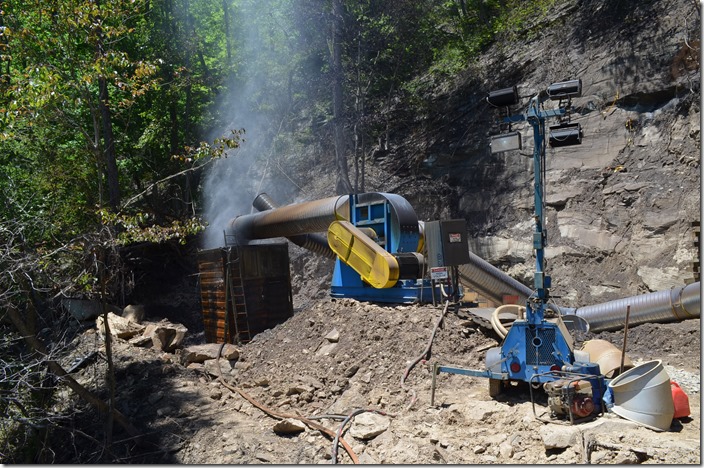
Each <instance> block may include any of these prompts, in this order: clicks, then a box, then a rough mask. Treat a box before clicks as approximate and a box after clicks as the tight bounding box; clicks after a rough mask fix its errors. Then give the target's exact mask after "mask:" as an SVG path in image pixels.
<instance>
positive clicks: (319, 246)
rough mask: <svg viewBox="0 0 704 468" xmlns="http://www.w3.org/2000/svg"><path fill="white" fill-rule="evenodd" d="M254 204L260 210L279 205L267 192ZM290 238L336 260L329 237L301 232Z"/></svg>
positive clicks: (301, 245)
mask: <svg viewBox="0 0 704 468" xmlns="http://www.w3.org/2000/svg"><path fill="white" fill-rule="evenodd" d="M252 206H254V208H256V209H257V210H259V211H267V210H275V209H276V208H278V207H279V204H278V203H276V202H275V201H274V200H273V199H272V198H271V197H270V196H269V195H268V194H267V193H265V192H262V193H260V194H259V195H257V197H256V198H255V199H254V201H253V202H252ZM288 240H290V241H291V242H293V243H294V244H296V245H297V246H299V247H303V248H304V249H307V250H310V251H311V252H313V253H316V254H318V255H321V256H323V257H327V258H329V259H331V260H335V259H336V258H337V255H335V253H334V252H333V251H332V249H330V246H329V245H328V240H327V237H325V236H322V235H320V234H315V233H313V234H301V235H297V236H290V237H288Z"/></svg>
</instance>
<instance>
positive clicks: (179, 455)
mask: <svg viewBox="0 0 704 468" xmlns="http://www.w3.org/2000/svg"><path fill="white" fill-rule="evenodd" d="M443 310H444V309H443V308H442V307H440V306H438V307H433V306H430V305H424V306H421V305H411V306H383V305H378V304H369V303H362V302H357V301H355V300H351V299H343V300H335V299H330V298H325V299H321V300H317V301H313V302H311V304H310V306H309V307H304V308H303V309H301V310H300V311H299V312H297V313H296V314H295V315H294V316H293V317H292V318H291V319H289V320H288V321H287V322H285V323H283V324H281V325H278V326H276V327H275V328H273V329H271V330H268V331H266V332H264V333H261V334H259V335H257V336H256V337H255V338H254V340H252V342H250V343H248V344H246V345H244V346H242V347H241V349H240V357H239V360H238V361H237V362H234V363H232V364H234V368H233V370H232V371H230V372H226V375H225V381H226V382H227V383H228V385H230V386H232V387H233V388H238V389H241V390H242V391H243V392H245V393H246V394H247V395H248V396H250V397H251V398H253V401H255V402H257V403H258V404H261V405H264V406H266V407H267V408H269V409H270V410H271V411H275V412H277V413H278V414H286V415H294V416H295V415H299V416H305V417H307V418H309V419H311V420H313V421H316V422H317V423H319V424H322V425H323V426H325V427H327V428H329V429H330V430H331V431H333V432H336V431H338V430H339V428H340V427H341V424H342V422H343V421H342V419H343V418H344V417H345V416H347V415H349V414H350V413H352V412H353V411H354V410H357V409H365V410H370V411H368V412H366V413H362V414H359V415H357V416H356V417H354V418H352V420H351V424H347V425H345V427H344V431H343V438H344V439H345V440H346V441H347V442H348V443H349V444H350V446H351V448H352V450H353V451H354V453H355V454H356V456H358V457H359V460H360V461H361V462H366V463H422V464H425V463H443V462H446V463H469V464H472V463H520V464H532V463H536V464H537V463H579V462H585V461H590V462H592V463H643V462H647V463H673V464H675V463H699V462H700V442H699V436H700V429H699V401H698V394H697V393H696V392H697V391H698V385H696V386H695V387H694V388H695V390H694V391H691V390H688V392H689V394H690V405H691V409H692V415H691V418H690V419H685V420H683V421H682V422H681V423H680V422H676V423H675V424H674V425H673V428H672V429H671V430H670V431H668V432H665V433H656V432H654V431H651V430H650V429H646V428H643V427H639V426H637V425H636V424H635V423H632V422H629V421H626V420H623V419H620V418H618V417H617V416H615V415H612V414H606V415H604V416H602V417H600V418H598V419H597V420H596V421H595V422H592V423H589V424H582V425H576V426H565V425H564V424H565V422H564V421H557V420H556V421H551V422H544V421H549V417H548V415H547V411H546V407H545V401H544V397H540V396H538V397H536V399H537V402H536V405H535V409H536V414H534V413H533V406H532V405H531V402H530V393H529V391H528V389H527V388H524V387H517V388H515V389H512V391H510V392H508V393H507V394H505V395H502V396H500V397H499V398H498V399H496V400H494V399H492V398H490V397H489V394H488V381H487V379H483V378H472V377H466V376H460V375H450V374H440V375H439V376H438V378H437V390H436V394H435V401H434V405H432V406H431V405H430V399H431V382H432V372H431V365H432V363H434V362H438V363H441V364H446V365H457V366H461V367H466V368H475V369H481V368H483V360H484V355H485V352H486V349H488V348H490V347H492V346H496V345H498V343H499V341H498V337H497V336H496V335H495V334H494V332H493V331H492V330H490V329H487V328H485V327H484V326H483V325H481V324H479V323H478V322H475V321H473V320H471V319H470V318H468V317H469V316H468V314H467V313H466V312H467V311H466V310H463V309H460V310H455V309H454V308H453V307H450V308H449V309H448V310H447V312H446V313H445V314H444V315H443ZM440 317H443V320H442V323H441V324H439V323H440V322H439V319H440ZM438 324H439V325H438ZM698 326H699V321H698V320H692V321H688V322H683V323H678V324H657V325H656V324H646V325H641V326H638V327H634V328H633V329H632V330H630V331H629V342H630V343H633V348H632V350H633V352H632V353H629V354H630V355H631V357H632V358H633V359H636V360H638V359H651V358H661V357H663V358H666V359H667V360H668V363H670V364H672V365H680V364H682V363H686V364H687V366H686V367H685V369H678V372H682V373H683V374H682V375H687V376H688V377H689V378H692V379H697V381H698V375H696V374H693V373H691V372H688V371H687V370H686V369H698V368H699V356H698V354H696V353H695V352H694V346H693V345H692V346H690V348H685V347H684V345H685V344H686V343H685V341H682V342H674V341H672V340H674V339H675V337H678V336H681V337H682V338H681V339H682V340H691V338H692V336H694V335H696V333H694V331H693V330H695V329H698ZM651 329H652V330H656V331H652V332H651V331H649V330H651ZM685 330H690V331H691V332H686V333H682V332H683V331H685ZM433 333H434V335H433ZM641 335H642V336H641ZM652 336H662V337H666V336H667V337H669V338H668V339H669V340H670V343H671V344H672V346H677V347H681V349H683V350H685V351H686V352H685V353H683V354H681V355H678V357H677V358H672V359H671V357H670V356H656V355H654V354H656V353H657V351H654V350H653V348H650V349H648V348H646V346H645V343H647V342H648V340H651V339H652ZM431 337H432V338H433V339H432V346H431V348H430V351H431V352H430V355H429V356H427V355H426V354H425V351H426V350H427V349H428V347H429V345H430V343H431ZM600 337H602V338H606V339H610V340H611V338H613V340H611V341H612V342H614V344H616V345H619V343H618V342H617V339H618V337H619V333H618V332H614V333H612V334H611V336H608V335H607V334H601V335H600ZM649 337H650V338H649ZM80 342H81V343H82V346H83V348H82V349H83V350H86V349H88V348H91V347H94V348H97V349H99V348H100V347H101V346H102V344H101V343H100V342H99V340H98V339H97V338H96V334H95V332H94V330H92V329H91V330H88V331H87V332H85V334H84V335H82V337H81V339H80ZM690 344H691V343H690ZM115 348H116V368H117V373H118V378H117V407H118V408H119V409H120V410H121V411H122V412H123V413H124V414H126V415H127V416H128V417H130V418H132V419H133V420H134V421H136V422H137V423H138V425H139V427H140V429H141V430H143V431H144V432H145V433H148V434H150V435H149V437H148V440H147V441H143V442H142V445H141V446H138V445H137V444H136V442H135V441H133V440H130V439H129V438H125V439H123V440H121V441H119V442H118V443H116V444H115V445H114V446H113V453H114V459H115V460H117V461H123V462H143V463H147V462H151V463H189V464H191V463H192V464H212V463H228V464H240V463H242V464H244V463H277V464H289V463H297V464H313V463H330V462H331V458H332V449H333V444H332V441H331V439H330V438H329V437H327V436H324V435H322V433H321V432H319V431H318V430H314V429H311V428H307V429H305V430H304V431H302V432H294V433H288V434H280V433H277V432H276V431H275V429H274V426H275V424H276V423H277V421H278V418H274V417H271V416H269V415H268V414H266V413H265V412H264V411H262V410H261V409H259V408H257V407H255V406H253V405H252V404H251V403H250V402H249V401H247V400H246V399H244V398H243V397H242V396H241V395H240V394H238V393H234V392H232V391H231V390H229V389H228V388H227V387H226V386H224V385H223V384H222V383H221V382H219V381H217V379H216V378H215V377H214V376H213V375H210V374H208V373H204V372H203V371H201V370H190V369H186V368H185V367H183V366H182V365H181V364H180V363H179V355H174V354H164V353H161V352H157V351H155V350H153V349H142V348H135V347H133V346H131V345H129V344H127V343H126V342H123V341H121V340H118V341H117V342H116V346H115ZM640 349H642V350H643V353H641V352H640V351H638V350H640ZM689 349H691V352H690V351H688V350H689ZM422 358H427V359H422ZM414 364H415V365H414ZM104 369H105V367H104V363H103V362H102V361H99V362H97V363H96V364H95V365H94V366H92V367H89V368H88V369H86V370H84V371H81V373H80V379H82V381H83V382H84V383H85V384H86V385H88V386H91V383H95V384H96V386H98V382H99V379H100V378H102V376H103V375H104ZM404 377H405V380H404ZM75 409H76V410H79V411H80V412H81V414H82V415H83V418H84V419H90V418H91V417H94V418H95V419H94V421H95V424H98V421H100V418H99V417H97V416H95V415H92V416H91V414H90V412H89V411H87V410H86V409H85V408H83V407H82V405H80V404H79V405H77V407H76V408H75ZM379 413H383V414H384V416H382V415H380V414H379ZM372 414H373V415H374V417H376V418H377V421H376V424H377V425H378V426H375V427H376V432H377V433H376V434H375V435H373V436H369V437H367V436H368V434H367V436H364V435H360V431H363V430H364V427H366V426H365V424H366V423H369V421H366V420H365V419H369V420H371V419H373V418H371V417H365V416H369V415H372ZM363 415H365V416H363ZM536 415H537V416H538V417H539V418H540V419H537V418H536ZM372 422H373V421H372ZM363 423H364V424H363ZM85 427H88V426H85ZM373 433H374V432H370V433H369V434H373ZM365 437H366V438H365ZM118 440H119V439H118ZM84 442H85V443H84ZM90 446H91V444H90V443H88V442H87V441H81V437H76V439H75V440H73V441H72V442H71V444H68V445H67V447H74V450H73V451H72V452H71V453H66V454H63V455H62V457H58V458H57V460H56V461H57V462H71V461H73V460H76V459H77V458H76V454H77V453H82V455H84V458H82V459H87V460H90V459H91V458H90V456H89V454H87V453H84V452H81V450H83V448H84V447H86V448H85V450H88V449H87V447H90ZM92 447H95V446H94V445H92ZM337 461H338V462H340V463H351V461H352V459H351V458H350V456H349V455H348V454H347V453H346V452H345V450H343V449H342V448H340V449H339V450H338V453H337Z"/></svg>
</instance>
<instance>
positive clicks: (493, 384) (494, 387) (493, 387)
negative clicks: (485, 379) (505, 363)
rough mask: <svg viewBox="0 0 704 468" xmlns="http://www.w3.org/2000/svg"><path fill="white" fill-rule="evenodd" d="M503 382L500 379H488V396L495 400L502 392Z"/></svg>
mask: <svg viewBox="0 0 704 468" xmlns="http://www.w3.org/2000/svg"><path fill="white" fill-rule="evenodd" d="M503 385H504V384H503V380H500V379H489V396H490V397H491V398H495V397H497V396H499V395H501V391H502V390H503Z"/></svg>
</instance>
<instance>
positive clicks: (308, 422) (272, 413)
mask: <svg viewBox="0 0 704 468" xmlns="http://www.w3.org/2000/svg"><path fill="white" fill-rule="evenodd" d="M225 344H226V343H222V344H221V345H220V348H219V350H218V356H217V358H216V361H215V364H216V366H217V368H218V378H217V380H216V381H218V382H220V384H221V385H222V386H224V387H225V388H227V389H228V390H230V391H231V392H233V393H238V394H239V395H240V396H241V397H242V398H244V399H245V400H247V401H248V402H250V403H251V404H252V405H254V406H255V407H257V408H259V409H260V410H262V411H263V412H265V413H266V414H268V415H269V416H271V417H274V418H279V419H297V420H299V421H301V422H302V423H304V424H305V425H307V426H308V427H310V428H312V429H317V430H319V431H320V432H323V433H324V434H326V435H327V436H329V437H330V438H333V439H334V438H335V437H336V434H335V432H333V431H332V430H330V429H328V428H327V427H325V426H323V425H321V424H318V423H316V422H315V421H311V420H310V418H306V417H303V416H299V415H297V414H286V413H279V412H277V411H274V410H272V409H270V408H267V407H266V406H264V405H263V404H261V403H259V402H258V401H257V400H255V399H254V398H252V397H251V396H250V395H248V394H247V393H245V392H244V391H243V390H241V389H239V388H237V387H234V386H232V385H230V384H228V383H227V382H225V378H224V377H223V375H222V368H220V356H221V354H222V350H223V348H224V347H225ZM337 440H339V443H340V444H342V446H343V447H344V448H345V451H346V452H347V454H348V455H349V456H350V458H351V459H352V463H354V464H355V465H357V464H359V458H358V457H357V455H356V454H355V453H354V450H352V447H351V446H350V444H349V443H347V441H345V439H341V438H338V439H337Z"/></svg>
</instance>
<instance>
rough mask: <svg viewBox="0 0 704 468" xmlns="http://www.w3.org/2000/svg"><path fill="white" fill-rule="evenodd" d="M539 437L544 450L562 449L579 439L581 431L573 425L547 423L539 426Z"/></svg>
mask: <svg viewBox="0 0 704 468" xmlns="http://www.w3.org/2000/svg"><path fill="white" fill-rule="evenodd" d="M540 437H542V439H543V445H544V446H545V449H546V450H550V449H564V448H567V447H571V446H573V445H574V444H576V443H577V442H579V441H581V431H580V429H579V428H578V427H575V426H563V425H558V424H555V425H552V424H549V425H547V426H543V427H541V428H540Z"/></svg>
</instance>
